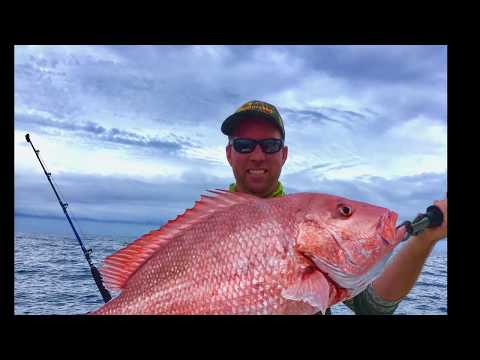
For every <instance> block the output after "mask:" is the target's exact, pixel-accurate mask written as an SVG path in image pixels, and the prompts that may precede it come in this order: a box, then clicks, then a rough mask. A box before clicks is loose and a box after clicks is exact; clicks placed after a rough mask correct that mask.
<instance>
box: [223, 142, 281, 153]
mask: <svg viewBox="0 0 480 360" xmlns="http://www.w3.org/2000/svg"><path fill="white" fill-rule="evenodd" d="M257 144H259V145H260V147H261V148H262V151H263V152H264V153H266V154H274V153H276V152H279V151H280V150H281V149H282V148H283V140H282V139H262V140H254V139H244V138H237V139H233V140H230V145H233V148H234V149H235V151H236V152H239V153H241V154H249V153H251V152H252V151H253V150H255V147H256V146H257Z"/></svg>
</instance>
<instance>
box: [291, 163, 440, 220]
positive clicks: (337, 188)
mask: <svg viewBox="0 0 480 360" xmlns="http://www.w3.org/2000/svg"><path fill="white" fill-rule="evenodd" d="M283 181H284V185H285V186H286V190H287V192H288V193H295V192H303V191H306V192H308V191H313V192H324V193H328V194H333V195H338V196H342V197H346V198H349V199H353V200H358V201H364V202H367V203H371V204H374V205H378V206H383V207H386V208H389V209H391V210H393V211H396V212H397V213H398V214H399V216H400V217H401V218H402V219H404V220H406V219H413V217H415V216H416V215H417V214H418V213H420V212H424V211H425V209H426V207H427V206H429V205H431V204H432V203H433V201H434V200H439V199H443V198H444V197H445V193H446V191H447V174H446V173H445V174H435V173H425V174H421V175H415V176H403V177H398V178H394V179H385V178H383V177H380V176H359V177H356V178H354V179H350V180H332V179H325V178H321V177H320V178H319V177H318V176H317V175H316V174H315V173H314V172H313V171H311V172H303V173H301V174H295V175H292V176H290V175H286V176H284V177H283Z"/></svg>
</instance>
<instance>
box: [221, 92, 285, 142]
mask: <svg viewBox="0 0 480 360" xmlns="http://www.w3.org/2000/svg"><path fill="white" fill-rule="evenodd" d="M253 116H255V117H261V118H263V119H265V120H267V121H269V122H271V123H272V124H273V125H275V126H276V127H277V128H278V129H279V130H280V133H281V134H282V139H284V140H285V128H284V127H283V119H282V117H281V116H280V113H279V112H278V110H277V108H276V107H275V106H273V105H271V104H269V103H266V102H264V101H258V100H252V101H248V102H246V103H245V104H243V105H242V106H240V107H239V108H238V109H237V111H235V113H233V114H232V115H230V116H229V117H228V118H226V119H225V121H224V122H223V124H222V132H223V133H224V134H225V135H232V134H233V131H234V130H235V128H236V126H237V125H238V123H239V122H240V121H242V120H243V119H246V118H251V117H253Z"/></svg>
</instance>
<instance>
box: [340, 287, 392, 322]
mask: <svg viewBox="0 0 480 360" xmlns="http://www.w3.org/2000/svg"><path fill="white" fill-rule="evenodd" d="M401 301H402V299H399V300H395V301H388V300H384V299H383V298H382V297H380V295H378V294H377V293H376V291H375V289H374V288H373V286H372V284H370V285H368V287H367V288H366V289H365V290H363V291H362V292H361V293H359V294H358V295H356V296H354V297H353V298H352V299H349V300H346V301H344V302H343V303H344V304H345V305H346V306H348V307H349V308H350V309H351V310H352V311H353V312H354V313H355V314H356V315H392V314H393V313H394V312H395V310H396V309H397V307H398V304H400V302H401Z"/></svg>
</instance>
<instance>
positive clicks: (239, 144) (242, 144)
mask: <svg viewBox="0 0 480 360" xmlns="http://www.w3.org/2000/svg"><path fill="white" fill-rule="evenodd" d="M255 145H256V142H255V141H252V140H249V139H235V140H234V141H233V147H234V149H235V151H237V152H239V153H243V154H245V153H249V152H252V151H253V149H254V148H255Z"/></svg>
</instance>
